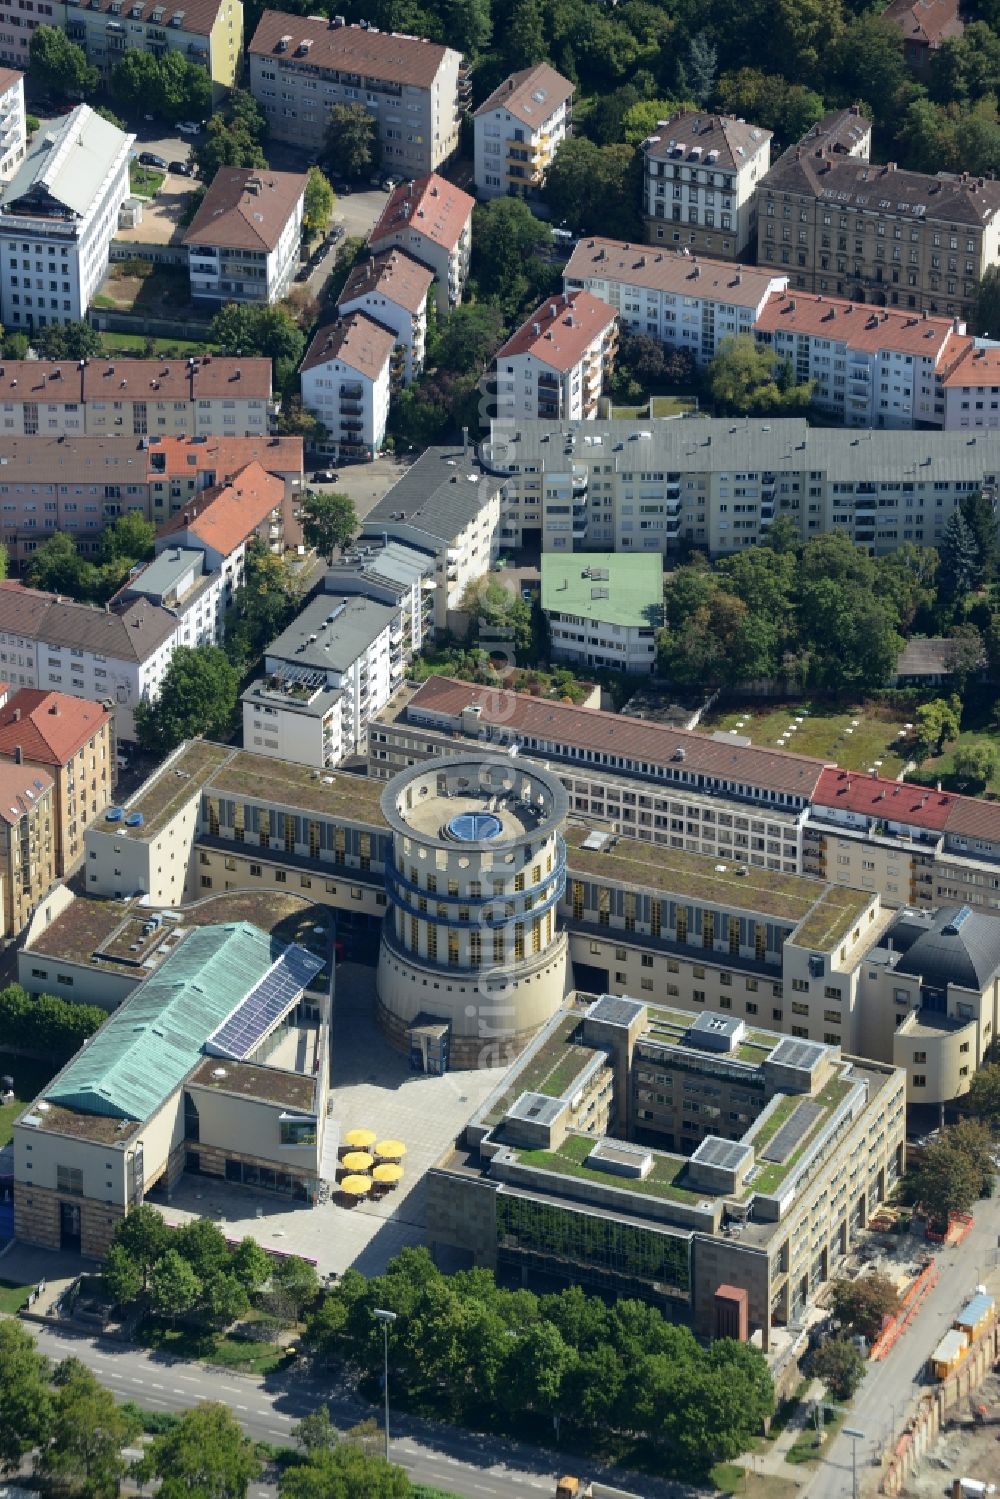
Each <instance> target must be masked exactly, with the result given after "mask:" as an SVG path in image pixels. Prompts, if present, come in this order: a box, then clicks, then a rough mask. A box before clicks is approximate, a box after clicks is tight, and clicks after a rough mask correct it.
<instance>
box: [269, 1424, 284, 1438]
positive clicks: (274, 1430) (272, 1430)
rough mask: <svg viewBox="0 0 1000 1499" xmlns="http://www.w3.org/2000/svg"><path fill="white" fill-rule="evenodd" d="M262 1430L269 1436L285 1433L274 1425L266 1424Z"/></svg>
mask: <svg viewBox="0 0 1000 1499" xmlns="http://www.w3.org/2000/svg"><path fill="white" fill-rule="evenodd" d="M264 1430H265V1431H266V1432H267V1434H268V1436H269V1437H283V1436H284V1435H285V1433H284V1432H283V1431H279V1430H278V1428H277V1427H276V1426H266V1427H265V1428H264Z"/></svg>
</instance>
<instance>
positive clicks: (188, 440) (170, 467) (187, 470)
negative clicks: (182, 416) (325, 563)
mask: <svg viewBox="0 0 1000 1499" xmlns="http://www.w3.org/2000/svg"><path fill="white" fill-rule="evenodd" d="M37 440H38V439H37V438H35V439H34V441H36V442H37ZM113 440H114V441H117V442H120V441H121V438H117V439H113ZM147 451H148V454H149V478H150V480H151V481H153V480H158V479H162V478H165V477H169V478H182V477H185V476H186V477H188V478H192V477H193V476H194V475H195V474H204V473H209V474H214V475H215V478H214V479H213V480H212V481H211V482H213V483H219V484H221V483H223V482H224V481H225V480H226V479H231V478H232V476H233V475H234V474H238V473H239V471H240V469H241V468H246V466H247V464H248V463H254V462H257V463H260V464H261V465H262V467H264V468H266V469H267V471H268V473H269V474H293V475H294V474H297V475H299V476H300V477H301V475H302V438H301V437H151V438H150V439H149V448H148V450H147Z"/></svg>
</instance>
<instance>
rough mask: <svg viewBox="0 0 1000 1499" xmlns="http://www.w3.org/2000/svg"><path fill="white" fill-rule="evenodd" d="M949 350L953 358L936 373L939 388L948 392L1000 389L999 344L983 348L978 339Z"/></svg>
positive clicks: (970, 339)
mask: <svg viewBox="0 0 1000 1499" xmlns="http://www.w3.org/2000/svg"><path fill="white" fill-rule="evenodd" d="M952 347H953V348H954V349H955V350H956V353H955V357H954V358H953V359H952V360H951V361H950V362H949V363H948V364H946V365H945V366H943V369H942V371H939V373H938V382H939V384H941V385H942V386H944V387H945V388H946V389H948V390H955V389H961V390H981V389H982V388H983V386H987V385H988V386H991V387H992V386H994V385H1000V344H995V345H991V346H989V347H984V346H983V344H982V341H981V340H980V339H978V338H963V339H957V340H956V341H955V344H954V345H953V346H952ZM950 353H951V350H949V354H950Z"/></svg>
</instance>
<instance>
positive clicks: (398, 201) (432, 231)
mask: <svg viewBox="0 0 1000 1499" xmlns="http://www.w3.org/2000/svg"><path fill="white" fill-rule="evenodd" d="M475 202H476V200H475V198H470V197H469V194H468V193H463V191H462V189H461V188H460V187H456V186H455V184H454V183H453V182H449V181H448V180H447V179H446V178H444V177H439V176H438V174H437V172H431V173H430V175H429V176H427V177H418V178H416V179H415V180H414V181H413V182H401V183H400V185H399V186H398V187H397V188H396V189H395V190H394V192H393V193H392V194H391V195H390V197H389V201H388V203H387V204H386V205H385V207H384V208H383V210H382V216H381V218H380V219H379V221H378V223H377V224H376V225H375V227H374V229H373V230H372V232H371V233H370V234H369V236H368V243H369V245H370V246H371V248H372V249H373V250H385V249H388V248H389V246H390V245H391V244H392V243H393V240H394V237H395V236H398V235H399V234H401V233H402V232H403V231H406V230H413V231H414V232H415V233H417V234H422V235H424V236H426V238H427V239H429V240H432V241H433V243H434V244H436V245H441V246H442V247H443V248H444V249H445V250H453V249H454V248H455V246H456V245H457V244H458V242H459V240H460V239H461V237H462V234H463V231H464V230H465V228H466V226H467V225H468V223H469V220H470V219H471V217H472V210H473V208H474V207H475Z"/></svg>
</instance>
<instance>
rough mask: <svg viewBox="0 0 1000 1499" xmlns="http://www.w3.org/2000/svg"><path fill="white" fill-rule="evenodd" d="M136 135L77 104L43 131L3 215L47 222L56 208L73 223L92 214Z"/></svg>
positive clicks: (5, 199)
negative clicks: (111, 174)
mask: <svg viewBox="0 0 1000 1499" xmlns="http://www.w3.org/2000/svg"><path fill="white" fill-rule="evenodd" d="M134 140H135V136H134V135H126V134H125V133H124V131H122V130H119V129H118V127H117V125H112V124H110V123H109V122H108V121H107V120H105V119H104V118H103V117H102V116H101V115H99V114H95V113H94V111H93V110H92V109H91V108H90V106H89V105H87V104H78V105H77V106H76V108H75V109H73V110H71V111H70V113H69V114H68V115H65V116H64V117H63V118H62V119H61V120H59V121H58V122H52V123H50V124H49V125H48V126H47V127H46V128H45V129H44V130H39V131H38V133H37V135H36V136H35V137H34V139H33V141H32V142H31V145H30V146H29V147H28V151H27V154H26V156H25V158H24V160H23V161H22V162H21V165H20V166H19V167H18V169H17V171H16V172H15V173H14V176H13V177H12V178H11V180H10V181H9V182H8V183H6V184H5V186H4V188H3V195H2V200H0V201H2V203H3V207H4V210H5V211H6V212H9V213H12V214H27V215H31V216H33V215H36V214H38V215H40V216H43V217H49V216H51V213H52V205H53V204H54V205H56V207H57V209H59V210H63V211H65V213H66V214H67V215H68V216H69V217H70V218H75V219H83V218H86V216H87V214H88V213H90V212H91V211H92V210H93V208H94V205H95V202H96V201H97V199H98V196H99V189H100V187H101V184H102V183H103V182H104V180H105V178H106V177H107V175H108V173H109V172H110V171H111V169H112V167H113V166H114V165H115V163H116V162H118V161H121V160H123V159H124V156H125V154H126V153H127V151H128V149H129V147H130V146H131V145H132V142H133V141H134Z"/></svg>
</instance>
